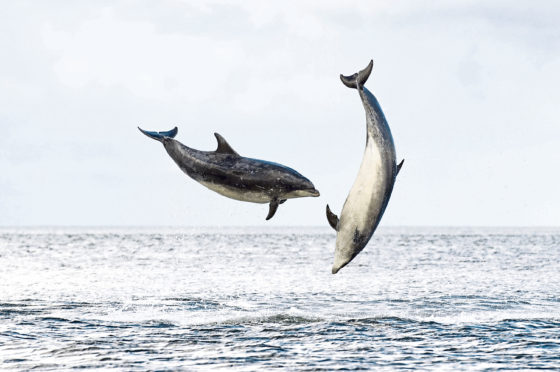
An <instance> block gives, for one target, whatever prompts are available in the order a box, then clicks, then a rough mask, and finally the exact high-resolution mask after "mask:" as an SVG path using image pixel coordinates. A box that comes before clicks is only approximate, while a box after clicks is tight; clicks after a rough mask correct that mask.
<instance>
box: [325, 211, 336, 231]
mask: <svg viewBox="0 0 560 372" xmlns="http://www.w3.org/2000/svg"><path fill="white" fill-rule="evenodd" d="M327 220H328V221H329V225H331V227H332V228H333V229H334V230H335V231H338V216H337V215H336V214H334V213H333V212H332V211H331V209H330V208H329V205H328V204H327Z"/></svg>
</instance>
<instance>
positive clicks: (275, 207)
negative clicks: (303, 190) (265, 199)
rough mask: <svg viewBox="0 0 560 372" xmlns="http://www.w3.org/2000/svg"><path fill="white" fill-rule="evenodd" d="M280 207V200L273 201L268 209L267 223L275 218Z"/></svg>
mask: <svg viewBox="0 0 560 372" xmlns="http://www.w3.org/2000/svg"><path fill="white" fill-rule="evenodd" d="M278 205H279V203H278V199H273V200H272V201H271V202H270V205H269V209H268V216H266V220H267V221H268V220H270V219H271V218H272V217H273V216H274V213H276V211H277V210H278Z"/></svg>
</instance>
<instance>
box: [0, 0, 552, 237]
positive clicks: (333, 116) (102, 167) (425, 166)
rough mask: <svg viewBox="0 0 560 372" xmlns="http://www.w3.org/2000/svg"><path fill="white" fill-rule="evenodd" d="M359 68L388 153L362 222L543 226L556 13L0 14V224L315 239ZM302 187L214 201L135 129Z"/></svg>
mask: <svg viewBox="0 0 560 372" xmlns="http://www.w3.org/2000/svg"><path fill="white" fill-rule="evenodd" d="M370 59H373V60H374V63H375V65H374V68H373V72H372V75H371V76H370V78H369V80H368V82H367V84H366V87H367V88H368V89H370V90H371V91H372V92H373V93H374V94H375V95H376V97H377V98H378V100H379V102H380V104H381V106H382V108H383V110H384V112H385V116H386V117H387V120H388V122H389V125H390V127H391V130H392V134H393V138H394V141H395V146H396V149H397V156H398V158H399V159H400V158H404V159H406V161H405V164H404V166H403V168H402V170H401V172H400V174H399V176H398V179H397V182H396V184H395V188H394V191H393V195H392V197H391V200H390V202H389V205H388V208H387V211H386V212H385V215H384V217H383V221H382V223H381V224H382V225H386V226H403V225H405V226H408V225H451V226H455V225H471V226H473V225H474V226H539V225H546V226H558V225H560V193H559V191H558V190H560V123H559V117H560V104H559V97H560V96H559V94H558V93H557V89H558V87H559V86H560V3H559V2H556V1H552V0H551V1H492V2H488V1H437V0H435V1H413V0H411V1H344V2H340V1H330V0H329V1H320V2H318V1H302V0H298V1H282V2H264V1H257V0H248V1H226V0H209V1H204V2H201V1H165V0H164V1H158V2H155V1H121V0H116V1H113V0H112V1H48V2H45V1H25V0H22V1H3V2H1V3H0V226H28V225H101V226H113V225H116V226H120V225H155V226H159V225H175V226H200V225H204V226H221V225H257V226H261V225H262V226H275V225H276V226H284V225H295V226H298V225H302V226H308V225H324V226H326V225H327V220H326V218H325V205H326V204H327V203H329V204H330V206H331V209H333V211H334V212H335V213H340V211H341V209H342V205H343V203H344V200H345V198H346V196H347V195H348V192H349V190H350V187H351V185H352V183H353V181H354V179H355V177H356V175H357V172H358V168H359V166H360V162H361V158H362V155H363V151H364V145H365V115H364V111H363V108H362V106H361V103H360V100H359V97H358V94H357V92H356V91H355V90H351V89H348V88H346V87H344V86H343V85H342V84H341V82H340V80H339V74H340V73H344V74H352V73H354V72H356V71H358V70H360V69H362V68H364V67H365V66H366V65H367V63H368V62H369V60H370ZM137 126H141V127H143V128H145V129H148V130H169V129H171V128H173V127H174V126H178V128H179V133H178V135H177V137H176V138H177V139H178V140H179V141H181V142H182V143H184V144H185V145H187V146H189V147H193V148H196V149H201V150H213V149H215V148H216V140H215V138H214V135H213V133H214V132H218V133H220V134H222V135H223V136H224V137H225V138H226V139H227V141H228V142H229V143H230V145H231V146H232V147H233V148H234V149H235V150H236V151H237V152H238V153H240V154H241V155H243V156H248V157H253V158H259V159H265V160H270V161H275V162H278V163H281V164H284V165H287V166H289V167H292V168H294V169H296V170H298V171H299V172H300V173H302V174H303V175H304V176H306V177H307V178H309V179H310V180H311V181H312V182H313V183H314V184H315V186H316V188H317V189H318V190H320V192H321V196H320V197H319V198H302V199H294V200H289V201H288V202H286V203H285V204H283V205H281V206H280V208H279V210H278V212H277V213H276V215H275V217H274V218H273V219H271V220H270V221H265V220H264V219H265V217H266V215H267V213H268V206H267V205H262V204H252V203H244V202H240V201H235V200H231V199H227V198H225V197H223V196H221V195H218V194H216V193H214V192H212V191H210V190H208V189H206V188H204V187H203V186H201V185H200V184H198V183H196V182H195V181H193V180H192V179H190V178H188V177H187V176H186V175H185V174H183V173H182V172H181V171H180V170H179V168H178V167H177V166H176V165H175V164H174V162H173V161H172V160H171V159H170V158H169V157H168V155H167V154H166V152H165V151H164V149H163V147H162V146H161V144H159V143H158V142H156V141H153V140H150V139H149V138H147V137H145V136H143V135H142V134H141V133H140V132H138V130H137V129H136V127H137Z"/></svg>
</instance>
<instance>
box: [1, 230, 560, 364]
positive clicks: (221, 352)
mask: <svg viewBox="0 0 560 372" xmlns="http://www.w3.org/2000/svg"><path fill="white" fill-rule="evenodd" d="M334 243H335V233H334V231H332V230H331V229H330V228H326V227H325V228H304V227H302V228H270V227H268V228H262V227H259V228H247V227H243V228H233V227H231V228H226V227H217V228H156V227H153V228H71V227H68V228H65V227H56V228H54V227H53V228H2V229H0V363H1V364H0V366H1V368H0V369H2V370H7V371H9V370H18V371H19V370H31V369H34V370H45V371H48V370H53V371H60V370H70V369H77V368H85V369H102V370H111V369H115V370H126V371H135V370H159V371H164V370H189V371H190V370H207V369H216V370H243V371H244V370H247V371H254V370H271V369H281V370H329V371H331V370H338V369H345V370H348V369H352V370H354V369H366V370H371V369H374V370H399V369H418V370H434V369H438V370H452V369H453V370H469V371H476V370H496V369H507V370H513V369H532V368H544V369H556V370H559V369H560V228H421V227H400V228H390V227H387V228H381V229H380V230H379V231H378V232H377V233H376V234H375V235H374V237H373V238H372V240H371V241H370V243H369V244H368V246H367V247H366V248H365V249H364V251H362V253H360V255H358V256H357V257H356V258H355V259H354V261H353V262H351V263H350V264H349V265H348V266H346V267H345V268H343V269H342V270H341V271H340V272H339V273H338V274H336V275H332V274H331V265H332V260H333V251H334Z"/></svg>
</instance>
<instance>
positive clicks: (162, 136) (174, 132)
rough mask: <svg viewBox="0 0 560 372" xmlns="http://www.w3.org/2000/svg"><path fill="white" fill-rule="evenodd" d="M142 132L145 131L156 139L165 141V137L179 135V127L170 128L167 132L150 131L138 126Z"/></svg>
mask: <svg viewBox="0 0 560 372" xmlns="http://www.w3.org/2000/svg"><path fill="white" fill-rule="evenodd" d="M138 129H139V130H140V132H142V133H144V134H145V135H146V136H148V137H150V138H153V139H155V140H156V141H159V142H163V140H164V139H165V138H174V137H175V136H176V135H177V132H178V129H177V127H175V128H173V129H171V130H168V131H166V132H150V131H147V130H144V129H142V128H140V127H138Z"/></svg>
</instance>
